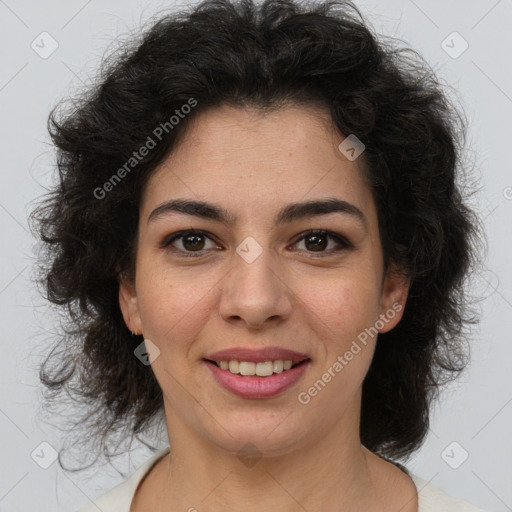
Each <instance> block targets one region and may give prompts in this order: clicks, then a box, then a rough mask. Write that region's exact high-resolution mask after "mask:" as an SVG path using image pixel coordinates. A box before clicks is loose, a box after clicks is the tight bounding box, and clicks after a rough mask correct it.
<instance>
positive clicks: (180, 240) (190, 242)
mask: <svg viewBox="0 0 512 512" xmlns="http://www.w3.org/2000/svg"><path fill="white" fill-rule="evenodd" d="M208 240H210V242H211V245H210V247H208V246H207V241H208ZM160 247H161V248H163V249H169V250H172V251H175V252H180V253H182V254H183V255H186V256H201V255H202V254H203V253H204V252H205V251H206V250H207V249H211V248H215V247H218V246H217V245H216V244H215V243H214V242H213V240H212V239H211V238H210V237H209V236H207V235H206V233H204V232H203V231H190V230H189V231H180V232H178V233H173V234H172V235H170V236H168V237H166V238H165V239H164V240H163V241H162V243H161V244H160ZM194 253H197V254H194Z"/></svg>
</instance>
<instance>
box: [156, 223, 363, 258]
mask: <svg viewBox="0 0 512 512" xmlns="http://www.w3.org/2000/svg"><path fill="white" fill-rule="evenodd" d="M301 235H302V236H301V237H300V238H299V239H297V240H296V241H295V242H294V244H293V245H298V244H299V243H300V242H301V243H302V242H303V243H304V247H305V249H301V250H306V252H310V253H319V255H324V254H326V255H329V254H332V253H333V252H339V251H342V250H346V249H351V248H353V247H354V246H353V245H352V244H351V243H350V242H349V241H348V240H347V239H346V238H345V237H343V236H341V235H338V234H337V233H332V232H330V231H326V230H322V229H320V230H312V231H307V232H305V233H302V234H301ZM207 240H209V241H210V242H211V243H212V244H213V245H210V247H208V244H207V243H206V241H207ZM329 240H331V241H334V242H335V244H334V245H335V247H334V248H331V249H330V250H325V249H326V248H327V247H328V245H329ZM336 245H337V247H336ZM160 247H161V248H163V249H165V248H167V249H169V250H172V251H173V252H179V253H181V254H182V255H184V256H187V257H189V256H191V257H196V256H201V255H202V254H203V253H204V251H205V250H207V249H215V248H218V245H217V244H216V243H215V242H214V241H213V240H212V238H210V237H209V236H208V235H207V233H206V232H204V231H201V230H187V231H179V232H177V233H173V234H172V235H169V236H167V237H166V238H164V240H163V241H162V242H161V244H160ZM194 253H195V254H194Z"/></svg>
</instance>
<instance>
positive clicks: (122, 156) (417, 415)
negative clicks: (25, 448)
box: [30, 0, 482, 465]
mask: <svg viewBox="0 0 512 512" xmlns="http://www.w3.org/2000/svg"><path fill="white" fill-rule="evenodd" d="M395 42H396V41H395V40H394V39H391V38H384V37H382V36H379V37H377V36H376V35H375V34H374V33H373V30H372V29H371V28H369V25H368V23H367V22H366V21H365V20H364V18H363V17H362V15H361V14H360V13H359V11H358V9H357V8H356V7H355V6H354V5H353V4H352V3H350V2H345V1H342V0H339V1H326V2H322V3H317V2H315V3H310V4H307V3H305V2H303V3H299V2H298V1H293V0H266V1H264V2H263V3H261V4H258V5H255V4H254V3H253V2H252V1H251V0H241V1H240V2H239V3H236V4H235V3H230V2H229V1H228V0H206V1H204V2H202V3H201V4H199V5H196V6H194V7H191V8H188V10H183V11H179V12H174V13H170V14H168V13H165V15H162V13H160V17H159V18H158V19H156V20H151V26H150V27H149V28H148V29H147V30H145V31H142V32H141V33H140V34H139V35H137V36H136V37H134V38H130V39H129V40H128V41H127V42H126V41H125V43H124V46H123V45H121V46H120V48H119V49H118V51H117V53H116V52H114V53H113V54H111V56H110V57H109V58H108V59H104V60H103V63H102V66H101V68H100V73H99V75H98V77H97V79H96V82H95V85H94V86H89V87H88V88H87V90H85V92H84V93H83V94H81V95H79V97H78V99H76V100H75V101H72V103H71V104H70V105H67V106H66V104H60V105H58V106H57V107H55V108H54V109H53V110H52V112H51V114H50V116H49V121H48V129H49V132H50V135H51V138H52V141H53V143H54V144H55V146H56V148H57V155H58V158H57V166H58V172H59V174H58V176H59V181H58V183H57V184H56V185H55V186H54V188H52V189H51V190H50V191H49V193H48V194H47V195H46V196H45V197H44V200H42V201H41V202H40V203H39V204H38V205H37V208H36V209H35V210H34V211H33V212H32V213H31V216H30V217H31V219H30V220H31V226H32V229H33V231H34V232H35V233H36V234H37V236H38V237H39V238H40V239H41V240H42V247H43V249H44V251H43V255H42V256H41V259H40V264H39V267H38V275H37V278H38V281H39V283H42V286H43V289H44V294H45V297H46V298H47V299H48V300H49V301H51V302H52V303H53V304H55V305H58V306H59V307H60V308H64V312H65V314H66V316H65V318H66V321H65V322H63V324H62V329H63V332H64V335H63V336H61V338H60V339H59V340H58V342H57V344H56V345H55V346H54V349H53V350H52V352H51V353H50V354H49V355H48V357H47V358H46V360H45V361H44V362H43V364H42V366H41V370H40V377H41V380H42V383H43V384H44V385H45V387H46V388H45V389H46V393H45V398H46V399H47V402H48V406H50V404H51V403H59V404H60V405H62V402H58V401H57V397H58V396H59V397H60V396H62V393H63V392H66V393H67V395H68V397H70V398H71V399H72V400H73V403H78V404H79V405H81V406H83V407H84V409H83V412H84V415H83V416H81V417H74V420H75V421H74V422H73V425H74V426H75V427H77V428H76V429H72V430H74V431H75V432H77V431H78V432H87V435H85V436H82V437H81V441H83V442H87V443H89V442H99V443H100V447H101V449H102V450H103V452H104V454H107V456H108V457H109V456H110V455H111V454H110V452H109V450H110V449H111V448H109V447H111V446H112V444H111V443H112V442H113V439H115V437H116V436H115V434H118V436H119V435H120V434H119V431H120V429H122V428H123V429H124V430H125V432H129V433H130V435H131V440H133V436H136V437H137V438H139V435H141V434H142V433H144V432H147V431H148V430H149V428H150V426H151V425H152V424H153V421H155V420H156V419H158V418H159V417H160V418H161V416H160V415H161V414H162V409H163V402H162V392H161V389H160V387H159V384H158V382H157V380H156V379H155V376H154V374H153V372H152V370H151V367H150V366H145V365H142V364H141V363H140V361H139V360H138V359H137V358H136V357H134V353H133V352H134V349H135V348H136V347H137V346H138V345H139V344H140V343H141V341H142V338H141V337H140V336H135V337H134V336H132V334H131V333H130V331H129V330H128V328H127V326H126V324H125V322H124V320H123V316H122V314H121V310H120V306H119V299H118V292H119V283H120V280H119V278H120V274H121V273H126V275H128V276H129V277H130V278H131V279H133V277H134V272H135V255H136V253H135V248H136V237H137V226H138V214H139V205H140V201H141V194H142V193H143V191H144V188H145V185H146V183H147V181H148V178H149V177H150V176H151V173H152V172H153V171H154V170H155V168H156V167H157V166H158V164H159V163H161V162H162V161H163V159H164V158H166V157H167V156H168V155H169V154H170V152H172V150H173V148H174V147H175V146H176V144H177V142H178V140H179V139H180V138H181V137H183V136H184V135H185V134H186V129H187V126H189V124H190V122H191V121H192V119H194V118H196V116H198V115H200V114H201V113H203V112H205V111H206V110H207V109H210V108H215V107H219V106H221V105H229V106H235V107H239V108H244V107H254V108H257V109H260V110H261V111H264V110H268V109H278V108H281V107H284V106H287V105H304V106H317V107H322V108H324V109H326V111H328V112H329V113H330V116H331V118H332V121H333V123H334V124H335V126H336V127H337V129H338V130H339V132H340V133H341V134H344V135H348V134H354V135H355V136H357V137H358V138H359V139H360V140H361V141H362V142H363V143H364V145H365V146H366V149H365V152H364V155H363V157H364V159H363V161H364V164H365V173H366V174H367V176H368V179H369V183H370V185H371V189H372V193H373V197H374V200H375V204H376V207H377V212H378V220H379V229H380V237H381V243H382V248H383V255H384V260H385V261H384V263H385V269H387V268H388V266H389V265H390V264H391V263H394V264H397V265H398V267H399V268H400V269H402V271H403V272H404V274H406V275H407V277H408V278H409V279H410V283H411V286H410V290H409V296H408V300H407V304H406V307H405V310H404V315H403V318H402V320H401V322H400V323H399V324H398V325H397V326H396V327H395V328H394V329H393V330H391V331H389V332H387V333H385V334H381V335H380V336H379V343H377V347H376V351H375V354H374V358H373V361H372V363H371V366H370V369H369V371H368V374H367V376H366V378H365V381H364V383H363V394H362V413H361V427H360V435H361V442H362V444H363V445H364V446H366V447H367V448H368V449H369V450H371V451H373V452H375V453H377V454H379V455H381V456H382V457H389V458H391V459H401V458H405V457H408V456H409V455H410V454H412V453H413V452H414V451H415V450H417V449H418V448H419V447H420V446H421V444H422V442H423V441H424V439H425V436H426V434H427V431H428V427H429V408H430V405H431V403H432V400H433V399H434V398H435V397H436V396H437V395H438V393H439V390H440V387H441V386H442V385H444V384H446V383H447V382H448V381H450V380H452V379H453V378H454V377H456V376H457V375H458V374H459V373H460V372H461V371H462V370H463V369H464V367H465V366H466V365H467V362H468V354H469V350H468V348H467V343H466V341H467V337H466V336H465V330H466V328H467V327H469V325H470V324H473V323H476V322H477V317H476V314H475V312H474V311H473V310H472V309H470V306H471V304H470V301H469V300H468V295H467V293H466V290H465V281H466V277H467V276H468V275H469V274H470V271H471V269H472V268H473V267H474V266H475V264H476V263H477V262H478V261H479V260H478V257H477V254H478V251H477V250H476V249H477V245H478V242H479V241H480V240H481V239H482V237H481V234H480V230H481V228H480V223H479V220H478V217H477V216H476V214H475V213H474V212H473V211H472V210H471V209H470V208H469V207H468V205H467V202H466V199H467V198H466V196H465V194H463V192H464V191H465V192H468V191H470V188H469V187H468V186H467V185H466V187H465V188H464V189H463V188H461V187H460V186H459V185H458V184H457V178H458V175H459V173H464V174H466V175H467V172H466V171H467V170H468V166H467V165H465V164H464V165H462V162H463V161H464V158H463V157H464V151H463V150H464V145H465V124H466V122H465V120H464V118H463V116H462V115H461V114H460V112H458V110H457V109H456V108H455V107H454V106H453V104H452V102H451V101H450V100H448V98H447V95H446V94H445V92H444V91H443V86H441V84H440V81H439V79H438V78H437V77H436V76H435V74H434V72H433V71H432V70H431V69H430V67H429V66H428V65H426V63H425V62H424V60H423V59H422V58H421V57H420V56H419V55H418V54H417V53H416V52H414V51H412V50H410V49H407V48H405V49H403V48H398V46H397V45H395ZM191 98H192V99H193V101H194V102H195V107H194V108H189V109H188V111H189V113H188V114H187V115H186V116H180V117H181V119H180V122H179V123H177V124H175V125H174V126H173V127H172V128H169V126H170V123H169V122H168V121H169V119H170V118H171V116H172V115H174V114H179V112H181V110H180V109H182V107H183V105H185V104H187V103H188V104H190V102H191ZM166 122H168V123H167V125H165V123H166ZM159 126H160V127H162V126H167V129H165V130H164V129H160V132H161V134H160V132H158V133H159V134H160V135H161V138H160V139H159V140H158V141H157V144H155V146H156V147H154V149H152V150H151V151H148V152H146V154H145V155H143V156H141V155H139V154H138V157H137V162H136V163H135V162H133V161H132V163H133V165H132V168H131V169H129V170H128V169H127V168H126V162H127V161H130V159H131V158H134V152H137V151H138V150H139V148H141V147H142V146H144V145H145V144H146V143H147V141H148V136H151V134H155V129H156V128H157V127H159ZM152 138H153V139H155V137H152ZM141 154H142V152H141ZM363 157H362V158H363ZM123 165H124V166H125V167H124V169H125V171H126V172H124V173H121V174H122V176H121V174H120V173H119V171H118V170H120V169H122V168H123ZM116 172H117V173H118V174H117V177H122V179H118V180H117V179H116V180H115V181H113V179H114V174H115V173H116ZM108 183H110V185H108ZM101 190H103V191H105V190H108V193H104V192H101V193H100V192H98V191H101ZM60 308H58V309H59V310H60ZM123 436H125V434H123ZM125 437H126V436H125ZM139 439H140V438H139ZM130 442H131V441H130ZM75 446H76V445H75ZM89 453H91V452H90V451H89ZM98 453H99V452H98ZM61 465H62V463H61Z"/></svg>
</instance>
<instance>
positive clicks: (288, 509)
mask: <svg viewBox="0 0 512 512" xmlns="http://www.w3.org/2000/svg"><path fill="white" fill-rule="evenodd" d="M355 403H356V406H355V407H351V408H349V409H348V410H347V411H346V413H345V414H344V415H343V417H342V418H341V419H340V421H339V422H338V423H337V424H336V425H335V426H334V428H331V429H330V431H328V432H325V433H323V434H325V435H322V436H318V435H317V438H316V439H314V440H312V439H306V438H304V439H303V440H302V442H299V443H294V442H293V441H292V442H291V443H289V446H288V447H286V448H283V447H282V446H281V447H280V450H279V453H278V451H277V450H275V449H270V448H269V446H264V443H262V442H261V441H259V444H258V447H259V448H258V451H257V452H254V453H252V454H251V453H250V450H249V446H250V445H245V443H243V442H241V443H240V444H239V445H238V446H244V445H245V446H246V448H245V450H242V451H241V452H240V450H236V451H235V450H232V451H230V450H227V449H226V447H225V446H223V447H221V446H218V445H216V444H213V443H212V442H211V441H210V440H208V439H207V438H206V437H205V436H201V435H198V433H197V432H195V431H192V430H191V429H190V428H186V426H185V425H184V424H183V423H181V422H180V421H179V418H178V417H177V416H176V415H173V414H172V411H171V410H170V407H167V408H166V418H167V423H168V425H167V427H168V432H169V433H170V434H171V435H170V436H169V441H170V446H171V453H170V454H169V455H168V456H166V457H165V458H164V459H163V460H162V461H161V464H160V467H159V471H158V476H157V477H155V479H154V484H153V490H154V491H156V494H155V493H154V494H153V496H155V498H156V499H155V505H156V507H155V508H153V510H158V511H160V510H162V511H163V510H171V509H172V510H190V511H192V512H193V510H194V509H197V510H201V511H208V512H221V511H222V512H235V511H236V512H238V511H239V510H240V507H241V506H242V505H243V509H244V512H256V511H257V512H260V511H261V510H280V511H282V512H297V510H299V509H303V510H319V509H325V510H355V509H361V510H363V509H364V510H379V503H378V499H377V498H378V492H377V490H378V488H382V481H381V482H379V483H377V479H376V468H377V466H378V464H381V463H382V460H381V459H379V460H380V462H378V463H377V465H376V461H375V459H378V457H376V456H375V455H374V454H371V453H370V452H368V451H367V450H366V449H365V448H364V447H362V446H361V444H360V440H359V434H358V432H359V422H358V418H359V412H360V411H359V407H358V406H357V403H358V402H357V401H355ZM384 464H388V463H384ZM397 471H399V470H397ZM157 496H158V497H157ZM158 507H160V508H158Z"/></svg>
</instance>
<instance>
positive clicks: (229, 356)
mask: <svg viewBox="0 0 512 512" xmlns="http://www.w3.org/2000/svg"><path fill="white" fill-rule="evenodd" d="M205 359H210V360H211V361H248V362H253V363H263V362H265V361H276V360H283V361H292V362H293V363H300V362H301V361H304V360H305V359H309V356H308V355H307V354H302V353H301V352H296V351H295V350H288V349H286V348H281V347H266V348H258V349H254V348H243V347H239V348H227V349H224V350H220V351H218V352H214V353H212V354H209V355H208V356H206V357H205Z"/></svg>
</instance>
